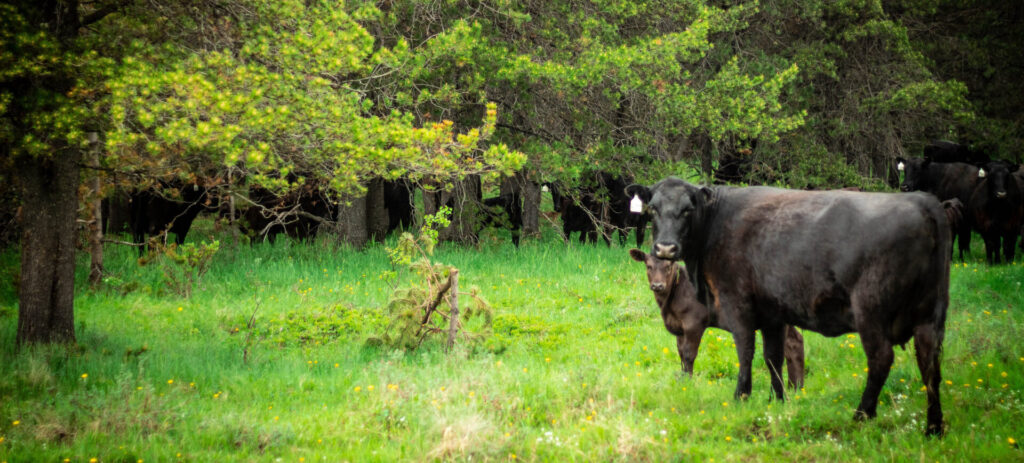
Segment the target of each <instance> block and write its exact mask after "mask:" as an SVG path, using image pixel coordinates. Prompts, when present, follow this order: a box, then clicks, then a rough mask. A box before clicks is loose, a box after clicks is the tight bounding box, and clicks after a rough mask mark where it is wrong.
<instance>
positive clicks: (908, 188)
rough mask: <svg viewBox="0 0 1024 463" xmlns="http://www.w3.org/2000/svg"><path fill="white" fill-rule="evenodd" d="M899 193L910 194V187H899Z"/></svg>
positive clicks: (905, 185) (904, 185)
mask: <svg viewBox="0 0 1024 463" xmlns="http://www.w3.org/2000/svg"><path fill="white" fill-rule="evenodd" d="M900 191H902V192H904V193H909V192H910V185H907V184H902V185H900Z"/></svg>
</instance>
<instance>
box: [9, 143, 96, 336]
mask: <svg viewBox="0 0 1024 463" xmlns="http://www.w3.org/2000/svg"><path fill="white" fill-rule="evenodd" d="M80 159H81V152H79V151H78V150H77V149H70V150H66V151H63V152H58V153H56V154H54V155H53V156H52V157H50V158H43V157H29V156H22V157H20V158H19V159H18V161H17V164H18V171H19V173H21V191H22V201H23V203H22V204H23V207H24V210H26V211H31V213H26V214H24V218H23V220H24V222H23V224H24V233H23V235H22V240H21V282H20V294H19V307H18V334H17V343H18V344H19V345H24V344H31V343H44V342H67V343H72V342H74V341H75V310H74V302H75V237H76V219H77V209H78V182H79V178H78V174H79V167H78V162H79V160H80Z"/></svg>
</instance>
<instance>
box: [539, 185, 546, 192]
mask: <svg viewBox="0 0 1024 463" xmlns="http://www.w3.org/2000/svg"><path fill="white" fill-rule="evenodd" d="M540 191H548V186H547V185H544V186H542V187H540Z"/></svg>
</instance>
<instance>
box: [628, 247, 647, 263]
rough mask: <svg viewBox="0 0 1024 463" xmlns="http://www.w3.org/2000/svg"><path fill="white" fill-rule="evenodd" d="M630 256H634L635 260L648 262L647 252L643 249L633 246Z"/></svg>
mask: <svg viewBox="0 0 1024 463" xmlns="http://www.w3.org/2000/svg"><path fill="white" fill-rule="evenodd" d="M629 257H632V258H633V260H635V261H637V262H646V261H647V254H646V253H644V252H643V251H641V250H639V249H637V248H633V249H630V250H629Z"/></svg>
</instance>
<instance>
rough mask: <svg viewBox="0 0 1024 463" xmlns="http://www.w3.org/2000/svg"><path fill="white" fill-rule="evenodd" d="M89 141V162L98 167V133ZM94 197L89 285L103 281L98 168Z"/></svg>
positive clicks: (91, 220) (94, 285)
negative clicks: (90, 146)
mask: <svg viewBox="0 0 1024 463" xmlns="http://www.w3.org/2000/svg"><path fill="white" fill-rule="evenodd" d="M89 141H90V142H91V143H92V148H91V151H92V152H91V153H90V154H89V162H90V163H91V164H92V165H93V166H96V167H99V165H100V155H99V151H98V148H97V146H96V142H97V138H96V133H95V132H92V133H90V134H89ZM91 193H92V198H90V201H89V205H90V206H91V209H92V211H91V212H92V218H91V219H90V220H89V227H88V230H89V255H90V256H91V261H90V263H89V285H91V286H92V287H94V288H95V287H98V286H99V285H100V283H102V282H103V226H102V224H103V192H102V191H100V173H99V171H98V170H96V171H93V172H92V192H91Z"/></svg>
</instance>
